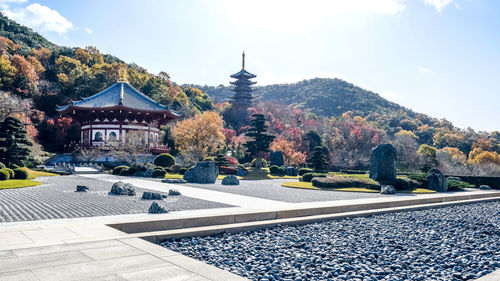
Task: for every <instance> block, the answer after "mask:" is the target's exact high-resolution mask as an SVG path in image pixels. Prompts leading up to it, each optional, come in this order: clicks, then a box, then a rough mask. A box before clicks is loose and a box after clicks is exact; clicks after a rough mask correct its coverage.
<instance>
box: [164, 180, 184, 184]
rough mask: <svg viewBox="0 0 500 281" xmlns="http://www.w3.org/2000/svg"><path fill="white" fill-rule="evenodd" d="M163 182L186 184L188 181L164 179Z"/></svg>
mask: <svg viewBox="0 0 500 281" xmlns="http://www.w3.org/2000/svg"><path fill="white" fill-rule="evenodd" d="M161 182H163V183H186V181H185V180H183V179H164V180H161Z"/></svg>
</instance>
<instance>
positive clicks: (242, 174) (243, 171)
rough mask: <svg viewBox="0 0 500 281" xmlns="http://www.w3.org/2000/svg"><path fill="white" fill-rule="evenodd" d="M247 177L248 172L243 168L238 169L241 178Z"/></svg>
mask: <svg viewBox="0 0 500 281" xmlns="http://www.w3.org/2000/svg"><path fill="white" fill-rule="evenodd" d="M246 175H248V171H247V170H245V169H243V168H241V167H238V174H237V176H240V177H245V176H246Z"/></svg>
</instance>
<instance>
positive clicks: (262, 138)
mask: <svg viewBox="0 0 500 281" xmlns="http://www.w3.org/2000/svg"><path fill="white" fill-rule="evenodd" d="M250 123H251V127H250V129H248V132H247V133H246V134H245V136H247V137H249V138H251V139H253V140H249V141H247V142H246V143H245V144H244V146H245V147H246V148H247V153H248V154H250V155H251V156H252V157H255V159H256V161H255V167H256V168H257V169H261V168H262V158H263V157H264V154H265V153H268V152H269V145H270V144H271V143H272V142H273V140H274V139H275V136H271V135H268V134H266V131H267V125H266V119H265V118H264V115H263V114H253V115H252V120H250Z"/></svg>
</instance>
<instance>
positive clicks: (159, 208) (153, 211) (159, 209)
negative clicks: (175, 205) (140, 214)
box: [148, 201, 168, 214]
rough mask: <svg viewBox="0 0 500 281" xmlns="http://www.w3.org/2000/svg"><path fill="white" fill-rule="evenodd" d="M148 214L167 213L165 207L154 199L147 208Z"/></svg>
mask: <svg viewBox="0 0 500 281" xmlns="http://www.w3.org/2000/svg"><path fill="white" fill-rule="evenodd" d="M148 213H149V214H165V213H168V211H167V209H165V207H163V206H160V205H159V204H158V203H157V202H156V201H154V202H153V203H152V204H151V206H150V207H149V209H148Z"/></svg>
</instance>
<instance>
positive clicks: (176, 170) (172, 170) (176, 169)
mask: <svg viewBox="0 0 500 281" xmlns="http://www.w3.org/2000/svg"><path fill="white" fill-rule="evenodd" d="M181 168H182V166H181V165H178V164H174V165H172V166H170V168H168V169H167V172H169V173H171V174H178V173H179V171H180V170H181Z"/></svg>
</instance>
